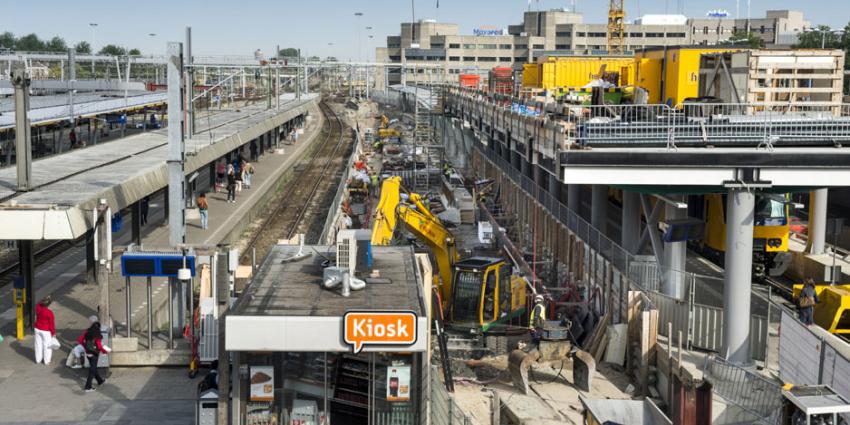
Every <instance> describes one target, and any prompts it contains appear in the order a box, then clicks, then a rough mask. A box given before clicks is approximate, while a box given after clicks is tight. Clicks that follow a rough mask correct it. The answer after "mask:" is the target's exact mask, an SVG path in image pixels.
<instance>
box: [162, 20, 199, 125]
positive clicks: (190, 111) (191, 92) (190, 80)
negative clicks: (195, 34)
mask: <svg viewBox="0 0 850 425" xmlns="http://www.w3.org/2000/svg"><path fill="white" fill-rule="evenodd" d="M184 60H185V63H186V68H185V69H186V74H187V78H186V134H188V135H189V138H190V139H191V138H192V135H193V134H195V107H194V103H193V102H192V98H193V97H195V68H194V67H192V63H193V61H192V27H186V56H185V57H184ZM204 71H206V67H204ZM204 84H206V72H205V73H204ZM169 118H171V117H169Z"/></svg>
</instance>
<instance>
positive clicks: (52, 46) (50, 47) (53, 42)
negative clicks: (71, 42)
mask: <svg viewBox="0 0 850 425" xmlns="http://www.w3.org/2000/svg"><path fill="white" fill-rule="evenodd" d="M44 47H45V50H47V51H48V52H65V51H67V50H68V45H67V44H65V39H63V38H62V37H59V36H58V35H57V36H55V37H53V38H51V39H50V41H48V42H47V43H46V44H45V45H44Z"/></svg>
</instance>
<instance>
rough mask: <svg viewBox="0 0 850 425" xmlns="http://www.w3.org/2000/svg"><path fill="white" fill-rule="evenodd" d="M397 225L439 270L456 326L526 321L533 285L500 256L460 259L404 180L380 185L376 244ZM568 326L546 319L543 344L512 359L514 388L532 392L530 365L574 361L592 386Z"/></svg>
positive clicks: (389, 239) (444, 303)
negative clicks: (425, 249) (418, 243)
mask: <svg viewBox="0 0 850 425" xmlns="http://www.w3.org/2000/svg"><path fill="white" fill-rule="evenodd" d="M399 224H401V225H403V226H404V228H405V229H407V231H408V232H410V233H411V234H413V235H414V236H415V237H416V238H417V239H418V240H419V241H421V242H422V243H423V244H425V245H426V246H427V247H428V248H429V249H430V251H431V256H432V259H433V262H434V263H435V265H436V267H437V273H436V274H435V275H434V286H435V287H436V288H438V293H439V295H440V304H441V307H442V308H443V311H444V312H445V317H446V320H447V321H448V322H449V324H450V325H451V327H452V328H458V327H460V328H466V329H477V330H479V331H481V333H482V334H483V333H486V332H488V331H489V330H492V329H493V328H494V327H496V326H497V325H499V324H506V323H508V321H510V320H511V319H513V318H516V319H517V320H518V321H520V322H524V319H526V318H525V314H524V313H525V312H526V295H527V293H528V291H529V288H530V286H529V285H528V284H527V283H526V281H525V279H523V278H522V277H520V276H518V275H515V274H513V273H512V267H511V266H510V265H509V264H508V263H507V262H506V261H505V260H504V259H502V258H496V257H478V256H476V257H469V258H463V259H462V258H461V257H460V254H459V253H458V251H457V247H456V243H455V237H454V235H453V234H452V233H451V231H449V230H448V229H447V228H446V227H445V226H444V225H443V223H442V222H441V221H440V219H439V218H438V217H436V216H435V215H434V214H432V213H431V211H430V210H429V209H428V208H427V206H426V205H425V203H424V201H423V199H422V197H421V196H420V195H419V194H417V193H413V192H409V191H408V190H406V189H405V188H404V187H403V186H402V184H401V178H400V177H389V178H387V179H385V180H384V182H383V184H382V185H381V199H380V201H379V202H378V205H377V207H376V210H375V219H374V225H373V228H372V245H390V244H392V243H393V240H394V235H395V233H396V230H397V228H398V226H399ZM569 328H570V324H569V323H563V322H562V321H547V322H546V324H545V326H544V328H543V333H542V335H541V336H542V338H541V340H540V342H539V343H538V344H536V345H534V346H530V347H528V349H526V350H514V351H513V352H511V353H510V355H509V356H508V363H509V371H510V374H511V378H512V380H513V382H514V386H515V387H516V388H517V389H518V390H519V391H521V392H523V393H527V392H528V371H529V369H530V368H531V365H532V364H535V363H538V364H542V363H554V362H560V361H563V360H567V359H572V360H573V376H574V380H575V385H576V386H577V387H579V388H580V389H584V390H588V389H589V388H590V379H591V377H592V375H593V371H594V370H595V363H594V361H593V357H592V356H591V355H590V354H588V353H586V352H584V351H582V350H579V349H578V348H577V346H575V345H574V344H573V342H572V341H570V340H569V338H568V334H569V332H568V329H569Z"/></svg>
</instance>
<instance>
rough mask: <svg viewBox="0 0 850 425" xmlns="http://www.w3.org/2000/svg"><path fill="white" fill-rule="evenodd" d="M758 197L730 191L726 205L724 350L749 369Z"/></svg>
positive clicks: (747, 192) (740, 191) (742, 191)
mask: <svg viewBox="0 0 850 425" xmlns="http://www.w3.org/2000/svg"><path fill="white" fill-rule="evenodd" d="M755 199H756V197H755V194H754V193H753V192H750V191H748V190H745V189H729V195H728V199H727V202H726V211H727V213H726V263H725V264H726V274H725V278H724V282H723V311H724V314H725V317H724V318H723V349H722V351H721V354H722V355H723V357H724V358H725V359H726V360H727V361H729V362H732V363H735V364H738V365H748V364H750V363H751V362H752V357H751V353H750V296H751V292H752V287H751V286H752V282H751V281H752V279H751V278H752V272H753V217H754V214H755Z"/></svg>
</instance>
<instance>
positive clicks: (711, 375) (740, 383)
mask: <svg viewBox="0 0 850 425" xmlns="http://www.w3.org/2000/svg"><path fill="white" fill-rule="evenodd" d="M703 369H704V370H703V372H704V377H705V379H706V380H708V381H709V382H711V384H712V385H713V387H714V394H716V395H718V396H720V397H721V398H723V399H725V400H726V401H727V402H729V403H732V404H734V405H735V406H738V407H740V408H741V409H743V410H745V411H747V412H748V413H750V414H751V415H753V423H759V424H776V425H778V424H779V421H780V419H781V418H780V413H781V410H782V409H781V408H782V398H783V397H782V386H781V385H780V384H778V383H776V382H774V381H770V380H768V379H766V378H764V377H762V376H761V375H759V374H758V373H756V372H753V371H751V370H748V369H744V368H742V367H739V366H736V365H733V364H730V363H727V362H725V361H724V360H723V359H721V358H719V357H715V356H708V357H706V360H705V365H704V368H703Z"/></svg>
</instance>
